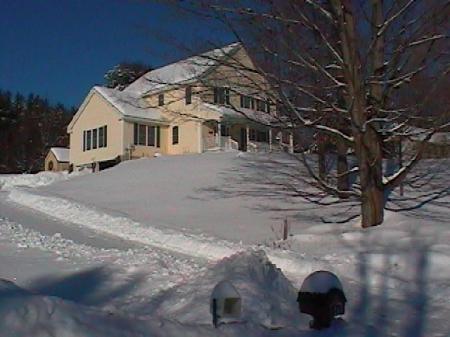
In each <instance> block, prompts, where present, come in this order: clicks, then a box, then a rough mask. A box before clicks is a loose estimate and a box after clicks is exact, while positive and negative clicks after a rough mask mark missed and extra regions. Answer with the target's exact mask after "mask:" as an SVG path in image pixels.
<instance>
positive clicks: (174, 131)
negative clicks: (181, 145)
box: [172, 126, 179, 145]
mask: <svg viewBox="0 0 450 337" xmlns="http://www.w3.org/2000/svg"><path fill="white" fill-rule="evenodd" d="M178 136H179V135H178V126H174V127H173V128H172V144H173V145H175V144H178Z"/></svg>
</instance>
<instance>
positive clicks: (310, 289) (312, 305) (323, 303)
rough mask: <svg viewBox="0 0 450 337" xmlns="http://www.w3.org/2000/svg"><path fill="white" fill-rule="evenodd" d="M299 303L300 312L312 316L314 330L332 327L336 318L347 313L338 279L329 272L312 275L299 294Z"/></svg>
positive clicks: (311, 325) (317, 272)
mask: <svg viewBox="0 0 450 337" xmlns="http://www.w3.org/2000/svg"><path fill="white" fill-rule="evenodd" d="M297 302H298V305H299V309H300V312H302V313H304V314H308V315H311V316H312V317H313V320H312V321H311V322H310V327H311V328H312V329H323V328H327V327H329V326H330V324H331V322H332V321H333V319H334V318H335V317H336V316H339V315H343V314H344V313H345V303H346V302H347V299H346V298H345V294H344V291H343V289H342V284H341V282H340V281H339V279H338V277H337V276H336V275H334V274H333V273H331V272H329V271H323V270H321V271H316V272H314V273H312V274H310V275H309V276H308V277H307V278H306V279H305V281H303V284H302V287H301V288H300V291H299V293H298V297H297Z"/></svg>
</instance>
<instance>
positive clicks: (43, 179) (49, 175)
mask: <svg viewBox="0 0 450 337" xmlns="http://www.w3.org/2000/svg"><path fill="white" fill-rule="evenodd" d="M82 174H85V172H82V171H81V172H76V173H75V172H74V173H71V174H70V175H69V173H67V172H65V171H63V172H49V171H44V172H39V173H37V174H11V175H0V190H11V189H14V188H16V187H20V186H22V187H28V188H35V187H39V186H47V185H50V184H52V183H54V182H56V181H61V180H67V179H69V177H75V176H78V175H82Z"/></svg>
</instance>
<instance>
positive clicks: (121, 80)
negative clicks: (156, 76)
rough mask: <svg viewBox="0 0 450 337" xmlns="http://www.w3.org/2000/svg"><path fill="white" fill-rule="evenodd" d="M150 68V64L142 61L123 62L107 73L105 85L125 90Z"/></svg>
mask: <svg viewBox="0 0 450 337" xmlns="http://www.w3.org/2000/svg"><path fill="white" fill-rule="evenodd" d="M150 70H151V68H150V67H149V66H147V65H145V64H142V63H137V62H136V63H129V62H121V63H119V64H118V65H116V66H115V67H114V68H113V69H111V70H108V72H107V73H106V74H105V85H106V86H107V87H108V88H114V89H118V90H123V89H125V88H126V87H127V86H128V85H129V84H130V83H132V82H134V81H135V80H136V79H138V78H139V77H141V76H142V75H144V74H145V73H146V72H148V71H150Z"/></svg>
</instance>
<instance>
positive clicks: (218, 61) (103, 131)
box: [67, 43, 293, 168]
mask: <svg viewBox="0 0 450 337" xmlns="http://www.w3.org/2000/svg"><path fill="white" fill-rule="evenodd" d="M242 66H245V67H242ZM252 66H253V64H252V61H251V59H250V58H249V56H248V55H247V53H246V51H245V49H244V48H243V47H242V46H241V45H240V44H238V43H235V44H231V45H228V46H225V47H223V48H219V49H214V50H212V51H209V52H206V53H204V54H201V55H198V56H193V57H190V58H188V59H185V60H182V61H179V62H176V63H173V64H169V65H167V66H164V67H162V68H159V69H155V70H152V71H150V72H148V73H146V74H145V75H143V76H142V77H141V78H139V79H137V80H136V81H135V82H133V83H131V84H130V85H129V86H128V87H127V88H125V89H124V90H123V91H119V90H116V89H110V88H105V87H99V86H96V87H93V88H92V89H91V91H90V92H89V94H88V96H87V97H86V98H85V100H84V102H83V103H82V105H81V106H80V108H79V110H78V111H77V113H76V114H75V115H74V117H73V119H72V121H71V122H70V124H69V126H68V128H67V130H68V133H69V136H70V163H71V164H73V165H74V167H75V168H80V167H83V166H90V165H93V164H94V163H102V162H105V161H110V160H114V159H117V160H119V159H120V160H127V159H134V158H141V157H152V156H155V155H158V154H163V155H175V154H186V153H202V152H205V151H213V150H215V151H217V150H230V149H236V150H241V151H268V150H271V149H272V147H273V146H275V144H274V143H277V144H276V145H277V146H278V145H279V143H280V142H283V140H284V143H285V144H284V145H285V146H286V148H289V149H290V150H291V151H292V145H293V144H292V137H290V138H289V137H288V138H286V137H282V136H281V135H280V134H279V132H278V131H277V130H276V129H273V128H272V127H271V126H272V123H273V121H275V111H274V110H275V109H274V107H273V105H271V104H270V101H269V100H268V99H267V98H266V97H262V95H261V94H258V92H264V90H258V92H256V91H255V86H254V85H253V84H254V83H258V85H259V86H260V87H261V88H262V89H267V88H268V84H267V83H266V81H265V80H264V79H262V78H260V77H257V76H256V75H254V74H253V73H251V74H249V72H248V70H246V71H240V70H239V68H246V69H248V68H251V67H252ZM272 130H274V131H277V133H276V134H274V136H272V134H273V131H272ZM275 140H277V142H275ZM281 145H282V146H284V145H283V144H281Z"/></svg>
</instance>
